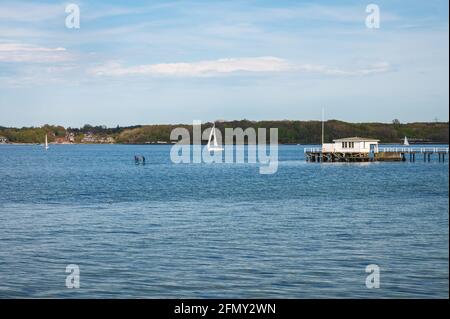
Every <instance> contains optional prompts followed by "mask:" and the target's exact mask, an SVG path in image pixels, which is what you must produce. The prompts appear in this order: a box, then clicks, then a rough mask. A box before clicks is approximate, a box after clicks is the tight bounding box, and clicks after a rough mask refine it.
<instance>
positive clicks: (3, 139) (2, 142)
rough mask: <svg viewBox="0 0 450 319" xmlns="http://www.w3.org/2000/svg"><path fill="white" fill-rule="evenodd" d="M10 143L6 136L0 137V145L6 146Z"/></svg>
mask: <svg viewBox="0 0 450 319" xmlns="http://www.w3.org/2000/svg"><path fill="white" fill-rule="evenodd" d="M6 143H8V139H7V138H6V137H4V136H0V144H6Z"/></svg>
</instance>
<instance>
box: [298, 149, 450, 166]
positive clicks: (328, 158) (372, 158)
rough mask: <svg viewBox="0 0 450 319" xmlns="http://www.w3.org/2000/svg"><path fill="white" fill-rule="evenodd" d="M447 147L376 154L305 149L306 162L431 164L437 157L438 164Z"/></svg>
mask: <svg viewBox="0 0 450 319" xmlns="http://www.w3.org/2000/svg"><path fill="white" fill-rule="evenodd" d="M448 152H449V148H448V147H446V148H445V147H380V148H379V149H378V150H377V152H369V153H367V152H337V151H327V150H324V149H323V148H320V147H316V148H314V147H312V148H305V158H306V161H308V162H316V163H321V162H382V161H385V162H397V161H398V162H400V161H403V162H406V161H408V160H409V161H410V162H415V161H416V159H417V160H419V159H420V158H421V157H423V161H424V162H431V161H432V159H433V156H435V155H437V156H438V160H439V162H442V163H444V162H445V157H446V155H448Z"/></svg>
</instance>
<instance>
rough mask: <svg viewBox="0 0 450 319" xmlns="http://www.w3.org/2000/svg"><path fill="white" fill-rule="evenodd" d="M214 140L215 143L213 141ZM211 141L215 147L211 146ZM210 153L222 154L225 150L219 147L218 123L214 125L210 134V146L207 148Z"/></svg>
mask: <svg viewBox="0 0 450 319" xmlns="http://www.w3.org/2000/svg"><path fill="white" fill-rule="evenodd" d="M213 140H214V141H213ZM211 141H213V146H211ZM206 147H207V149H208V151H209V152H221V151H223V148H222V147H221V146H219V144H218V143H217V138H216V123H214V125H213V127H212V129H211V133H209V139H208V145H207V146H206Z"/></svg>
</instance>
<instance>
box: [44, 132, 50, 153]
mask: <svg viewBox="0 0 450 319" xmlns="http://www.w3.org/2000/svg"><path fill="white" fill-rule="evenodd" d="M48 149H49V146H48V138H47V134H45V150H48Z"/></svg>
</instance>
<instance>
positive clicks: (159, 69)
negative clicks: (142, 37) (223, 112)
mask: <svg viewBox="0 0 450 319" xmlns="http://www.w3.org/2000/svg"><path fill="white" fill-rule="evenodd" d="M287 69H289V65H288V63H287V62H286V61H285V60H283V59H280V58H275V57H256V58H227V59H219V60H210V61H200V62H193V63H185V62H182V63H161V64H147V65H139V66H134V67H123V66H122V65H121V64H119V63H114V62H111V63H107V64H106V65H104V66H100V67H97V68H93V69H90V70H89V73H90V74H93V75H112V76H121V75H166V76H185V77H198V76H213V75H219V74H230V73H235V72H280V71H284V70H287Z"/></svg>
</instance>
